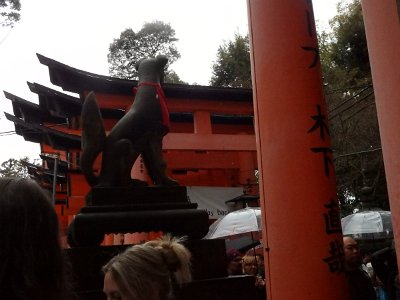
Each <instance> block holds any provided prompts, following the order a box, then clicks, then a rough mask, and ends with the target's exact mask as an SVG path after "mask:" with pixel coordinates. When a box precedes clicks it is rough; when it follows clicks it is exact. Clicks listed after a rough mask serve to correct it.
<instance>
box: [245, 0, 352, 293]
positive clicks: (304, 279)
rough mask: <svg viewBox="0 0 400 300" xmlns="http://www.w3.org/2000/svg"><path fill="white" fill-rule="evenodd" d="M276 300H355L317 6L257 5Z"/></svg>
mask: <svg viewBox="0 0 400 300" xmlns="http://www.w3.org/2000/svg"><path fill="white" fill-rule="evenodd" d="M248 9H249V26H250V39H251V55H252V80H253V95H254V110H255V119H256V140H257V150H258V151H257V152H258V166H259V171H260V196H261V201H260V202H261V206H262V211H263V222H264V224H265V226H264V231H263V241H264V246H265V248H266V249H265V259H266V276H267V293H268V295H267V298H268V299H270V300H271V299H272V300H273V299H278V300H280V299H307V300H320V299H335V300H336V299H347V298H348V290H347V284H346V279H345V276H344V274H343V272H342V264H341V262H342V260H341V259H342V257H343V253H342V234H341V226H340V215H339V208H338V201H337V197H336V182H335V176H334V169H333V158H332V152H331V144H330V137H329V133H328V128H327V116H326V109H325V101H324V96H323V89H322V80H321V68H320V62H319V57H318V49H317V48H318V46H317V37H316V30H315V22H314V16H313V9H312V3H311V0H249V1H248Z"/></svg>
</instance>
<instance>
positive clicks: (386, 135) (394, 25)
mask: <svg viewBox="0 0 400 300" xmlns="http://www.w3.org/2000/svg"><path fill="white" fill-rule="evenodd" d="M378 2H379V3H378ZM378 2H377V1H365V0H364V1H361V4H362V10H363V17H364V24H365V33H366V35H367V43H368V52H369V58H370V64H371V72H372V80H373V82H374V92H375V102H376V110H377V114H378V122H379V131H380V135H381V143H382V153H383V160H384V162H385V173H386V182H387V187H388V192H389V201H390V211H391V212H392V223H393V233H394V237H395V239H396V250H397V251H396V253H397V261H400V241H399V236H400V185H399V181H400V172H399V170H400V155H399V154H400V134H399V128H400V118H399V116H400V103H399V95H400V85H399V82H400V58H399V49H400V23H399V11H398V6H397V2H396V1H378Z"/></svg>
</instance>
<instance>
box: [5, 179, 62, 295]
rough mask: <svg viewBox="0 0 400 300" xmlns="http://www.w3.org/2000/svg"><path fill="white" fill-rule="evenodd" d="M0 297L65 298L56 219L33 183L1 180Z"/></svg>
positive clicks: (44, 195) (52, 209) (47, 200)
mask: <svg viewBox="0 0 400 300" xmlns="http://www.w3.org/2000/svg"><path fill="white" fill-rule="evenodd" d="M0 245H1V246H0V295H1V298H3V297H4V299H15V300H17V299H24V300H25V299H30V300H36V299H41V300H44V299H58V300H63V299H67V294H68V292H67V291H68V290H69V289H68V288H67V280H66V276H65V260H64V256H63V252H62V249H61V245H60V240H59V227H58V219H57V215H56V212H55V210H54V208H53V207H52V205H51V203H50V201H49V198H48V197H47V194H46V193H45V192H44V190H43V189H42V188H41V187H40V186H39V185H38V184H37V183H36V182H35V181H33V180H30V179H23V178H0Z"/></svg>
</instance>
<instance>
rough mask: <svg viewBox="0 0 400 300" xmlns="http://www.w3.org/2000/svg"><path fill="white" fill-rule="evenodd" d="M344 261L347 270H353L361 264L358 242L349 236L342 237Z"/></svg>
mask: <svg viewBox="0 0 400 300" xmlns="http://www.w3.org/2000/svg"><path fill="white" fill-rule="evenodd" d="M343 250H344V263H345V268H346V269H347V270H354V269H356V268H358V267H359V266H360V265H361V264H362V256H361V253H360V250H359V248H358V243H357V241H356V240H355V239H353V238H352V237H350V236H345V237H343Z"/></svg>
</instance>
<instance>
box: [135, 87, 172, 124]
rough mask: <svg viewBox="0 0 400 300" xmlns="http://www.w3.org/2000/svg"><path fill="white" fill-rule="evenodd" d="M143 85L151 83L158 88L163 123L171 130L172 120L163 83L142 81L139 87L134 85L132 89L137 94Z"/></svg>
mask: <svg viewBox="0 0 400 300" xmlns="http://www.w3.org/2000/svg"><path fill="white" fill-rule="evenodd" d="M141 85H149V86H154V87H155V88H156V92H157V96H158V100H159V101H160V107H161V116H162V124H163V125H164V126H165V127H166V128H167V130H168V131H169V129H170V122H169V111H168V107H167V102H166V101H165V99H166V98H165V94H164V91H163V89H162V88H161V85H160V84H159V83H154V82H146V81H145V82H142V83H140V84H139V85H138V86H137V87H134V88H133V89H132V91H133V93H134V94H135V95H136V92H137V89H138V88H139V87H140V86H141Z"/></svg>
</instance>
